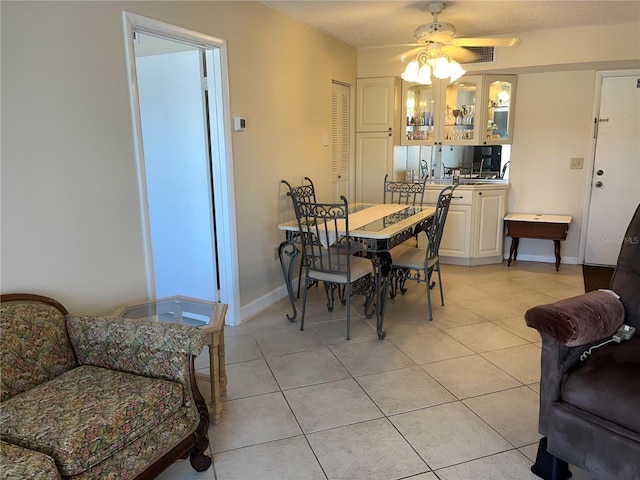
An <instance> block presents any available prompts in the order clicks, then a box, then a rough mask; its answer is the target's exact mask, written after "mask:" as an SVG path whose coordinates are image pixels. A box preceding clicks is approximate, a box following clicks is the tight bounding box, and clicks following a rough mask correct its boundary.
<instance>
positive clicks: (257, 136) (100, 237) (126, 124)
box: [0, 1, 357, 313]
mask: <svg viewBox="0 0 640 480" xmlns="http://www.w3.org/2000/svg"><path fill="white" fill-rule="evenodd" d="M1 8H2V10H1V22H2V23H1V27H2V29H1V35H2V38H1V39H2V59H1V61H2V65H1V66H2V84H1V85H2V120H3V121H2V132H1V133H2V145H1V148H2V150H1V164H0V166H1V178H2V184H1V187H2V190H1V195H2V198H1V200H2V202H1V208H2V210H1V221H2V224H1V227H2V232H1V241H2V243H1V255H2V256H1V261H2V263H1V265H0V267H1V277H0V278H1V285H0V288H1V291H2V292H3V293H8V292H16V291H28V292H33V293H39V294H44V295H49V296H52V297H54V298H57V299H58V300H60V301H61V302H62V303H63V304H64V305H65V306H67V308H69V309H70V310H71V311H73V312H86V313H107V312H110V311H111V310H112V309H113V308H114V307H115V306H117V305H119V304H121V303H128V302H132V301H139V300H144V299H145V295H146V290H147V288H146V280H145V269H144V256H143V241H142V233H141V230H142V229H141V220H140V218H141V217H140V213H139V211H140V206H139V200H138V193H137V192H138V188H137V183H136V160H135V156H134V146H133V128H132V123H131V119H130V113H129V92H128V85H127V75H126V62H125V54H124V51H125V49H124V44H123V42H124V40H123V32H122V19H121V12H122V11H123V10H126V11H128V12H131V13H136V14H139V15H143V16H147V17H151V18H154V19H157V20H161V21H163V22H167V23H170V24H175V25H178V26H181V27H185V28H188V29H191V30H195V31H198V32H202V33H205V34H209V35H213V36H216V37H219V38H223V39H226V40H227V41H228V63H229V80H230V103H231V112H230V114H231V115H244V116H246V117H247V121H248V125H249V128H248V129H247V130H246V131H245V132H241V133H233V153H234V175H235V179H236V187H235V188H236V205H237V224H238V250H239V264H240V277H239V278H240V290H241V291H240V296H241V303H242V306H245V305H247V304H250V303H251V302H255V301H256V300H258V299H260V298H261V297H263V296H265V295H268V294H269V293H270V292H272V291H274V290H276V289H278V288H279V287H280V286H281V285H282V273H281V271H280V267H279V264H278V263H277V262H275V261H274V258H273V255H274V247H275V246H276V245H277V244H278V243H279V242H280V241H281V240H282V234H281V233H280V232H278V231H277V229H276V227H275V225H276V224H277V222H278V220H279V215H280V214H279V212H278V206H279V195H280V191H279V180H280V179H281V178H288V179H290V180H291V181H299V180H300V179H301V178H302V177H303V176H304V175H308V176H311V177H312V178H314V180H315V181H316V183H317V185H318V188H319V190H323V191H329V190H330V173H329V172H330V149H329V148H326V147H323V146H322V135H323V134H324V133H330V126H331V107H330V105H331V102H330V100H331V81H332V80H334V79H335V80H339V81H341V82H345V83H349V84H355V78H356V65H357V59H356V51H355V49H353V48H352V47H349V46H347V45H345V44H343V43H341V42H338V41H336V40H334V39H332V38H331V37H328V36H326V35H324V34H322V33H321V32H319V31H317V30H314V29H312V28H310V27H308V26H306V25H304V24H301V23H299V22H296V21H293V20H291V19H290V18H288V17H286V16H284V15H282V14H281V13H279V12H277V11H275V10H272V9H269V8H267V7H265V6H264V5H262V4H259V3H256V2H201V1H198V2H182V1H178V2H117V1H109V2H10V1H3V2H2V4H1Z"/></svg>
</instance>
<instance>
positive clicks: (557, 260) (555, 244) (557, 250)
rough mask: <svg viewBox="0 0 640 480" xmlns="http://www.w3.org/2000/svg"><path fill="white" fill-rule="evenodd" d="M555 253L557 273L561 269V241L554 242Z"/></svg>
mask: <svg viewBox="0 0 640 480" xmlns="http://www.w3.org/2000/svg"><path fill="white" fill-rule="evenodd" d="M553 251H554V253H555V254H556V272H557V271H558V270H559V269H560V240H554V241H553Z"/></svg>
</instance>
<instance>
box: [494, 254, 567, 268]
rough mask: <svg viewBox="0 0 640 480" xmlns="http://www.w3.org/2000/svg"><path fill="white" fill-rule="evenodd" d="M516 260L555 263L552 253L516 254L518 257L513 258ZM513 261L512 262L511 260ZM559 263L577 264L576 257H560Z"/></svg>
mask: <svg viewBox="0 0 640 480" xmlns="http://www.w3.org/2000/svg"><path fill="white" fill-rule="evenodd" d="M504 258H505V260H506V259H508V258H509V254H508V253H505V254H504ZM518 260H522V261H525V262H540V263H553V264H555V263H556V257H555V256H554V255H527V254H526V253H525V254H521V253H519V254H518V258H517V260H515V261H516V262H517V261H518ZM512 263H513V262H512ZM560 263H561V264H562V263H566V264H567V265H577V264H578V257H560Z"/></svg>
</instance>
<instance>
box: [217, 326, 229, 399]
mask: <svg viewBox="0 0 640 480" xmlns="http://www.w3.org/2000/svg"><path fill="white" fill-rule="evenodd" d="M219 335H220V341H219V342H218V343H219V346H218V362H219V363H220V395H226V394H227V361H226V359H225V352H224V324H223V325H222V330H221V331H220V333H219Z"/></svg>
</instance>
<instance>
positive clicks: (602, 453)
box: [525, 205, 640, 480]
mask: <svg viewBox="0 0 640 480" xmlns="http://www.w3.org/2000/svg"><path fill="white" fill-rule="evenodd" d="M611 290H612V291H613V292H615V293H616V294H617V295H619V297H620V298H619V299H618V298H616V297H615V296H614V295H612V294H611V293H610V292H605V291H593V292H589V293H586V294H584V295H579V296H577V297H573V298H569V299H566V300H561V301H559V302H556V303H553V304H549V305H539V306H537V307H533V308H531V309H529V310H528V311H527V313H526V314H525V320H526V322H527V325H529V326H530V327H533V328H535V329H537V330H538V331H539V332H540V335H541V337H542V357H541V380H540V417H539V425H538V428H539V431H540V433H541V434H542V435H543V438H542V439H541V440H540V444H539V446H538V455H537V458H536V463H535V464H534V465H533V467H532V468H531V470H532V471H533V472H534V473H535V474H536V475H538V476H539V477H541V478H544V479H547V480H564V479H567V478H570V477H571V472H570V471H569V468H568V464H571V465H575V466H577V467H580V468H582V469H584V470H586V471H587V472H589V473H590V474H592V475H593V478H594V479H598V480H606V479H612V480H613V479H616V480H618V479H625V480H632V479H640V205H639V206H638V208H637V209H636V212H635V214H634V216H633V218H632V220H631V223H630V225H629V227H628V229H627V232H626V234H625V237H624V238H623V240H622V246H621V249H620V255H619V256H618V263H617V266H616V270H615V272H614V274H613V278H612V280H611ZM625 324H626V325H629V326H631V327H634V328H635V329H637V332H636V333H635V334H631V333H630V331H629V330H630V329H628V328H627V329H622V330H620V328H621V326H622V325H625ZM631 330H633V329H631ZM626 337H631V338H630V339H628V340H627V339H625V338H626ZM618 342H619V343H618Z"/></svg>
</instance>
